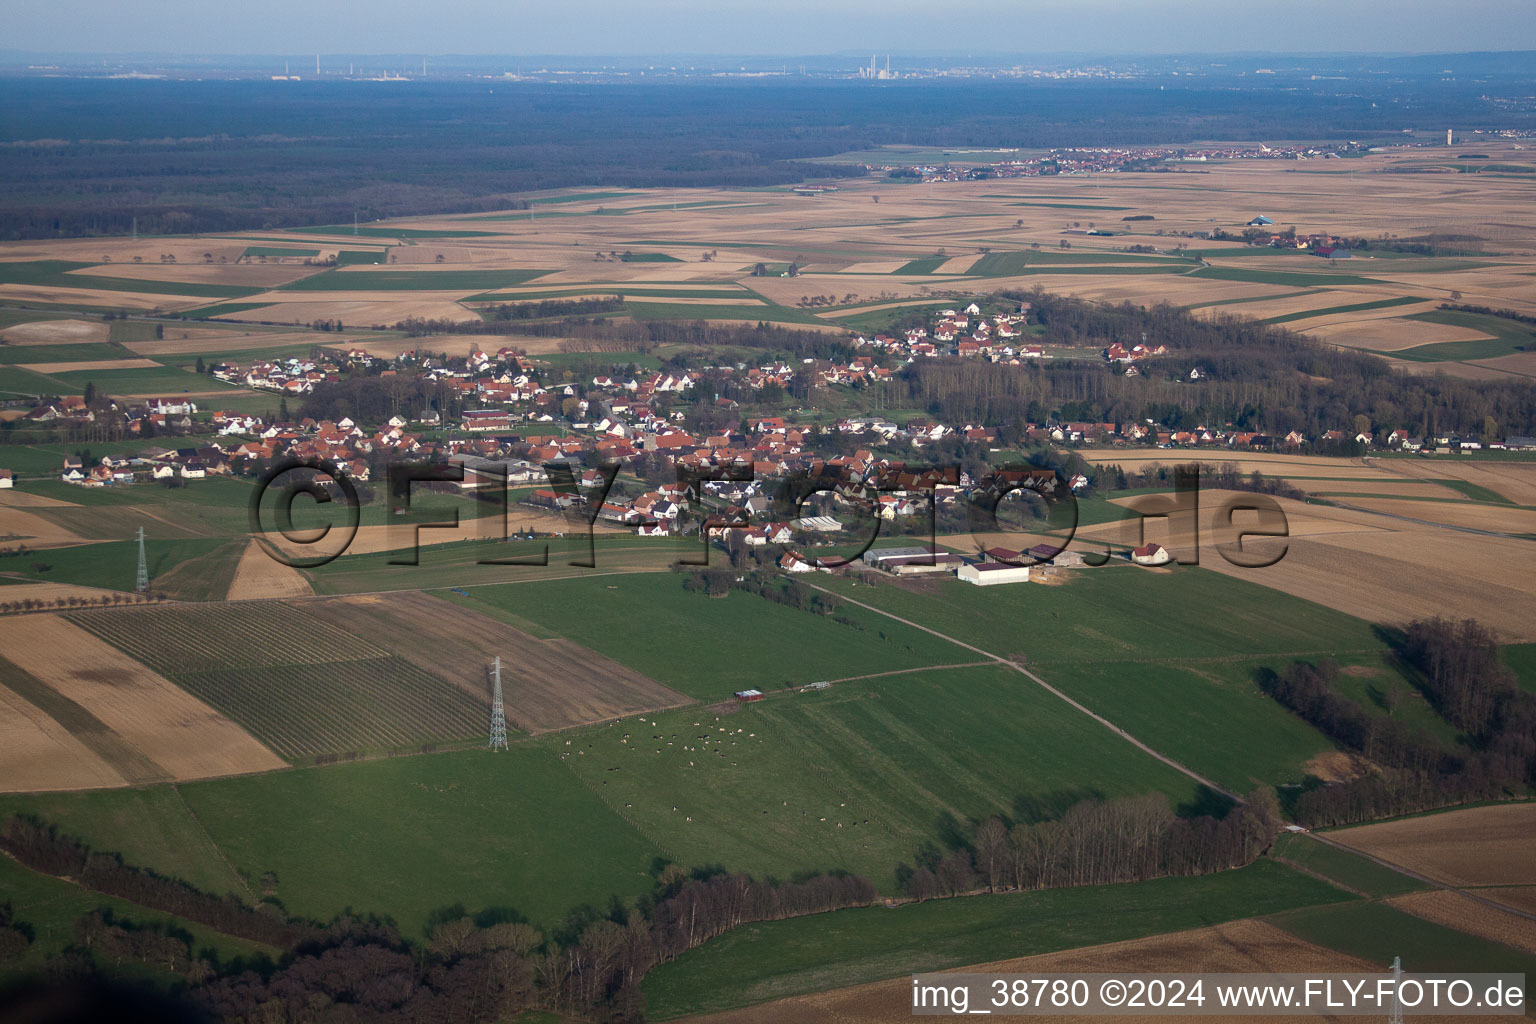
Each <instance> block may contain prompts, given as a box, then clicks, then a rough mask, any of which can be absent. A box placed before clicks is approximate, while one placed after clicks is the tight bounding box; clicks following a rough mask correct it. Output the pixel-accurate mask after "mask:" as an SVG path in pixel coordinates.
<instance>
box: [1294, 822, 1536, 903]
mask: <svg viewBox="0 0 1536 1024" xmlns="http://www.w3.org/2000/svg"><path fill="white" fill-rule="evenodd" d="M1304 834H1305V835H1309V836H1311V837H1312V838H1313V839H1316V840H1317V841H1318V842H1320V843H1323V844H1324V845H1326V846H1332V847H1333V848H1334V849H1337V850H1343V851H1344V852H1345V853H1353V854H1354V855H1356V856H1357V857H1364V858H1365V859H1366V860H1368V861H1372V862H1374V863H1375V864H1377V865H1379V866H1381V867H1384V868H1387V869H1389V870H1392V871H1396V872H1397V873H1398V874H1400V875H1407V876H1408V877H1409V878H1413V879H1416V880H1418V881H1420V882H1427V883H1428V884H1430V885H1432V886H1434V887H1435V888H1436V889H1440V890H1443V891H1445V892H1457V893H1460V894H1461V895H1463V896H1465V897H1466V898H1467V899H1469V900H1474V901H1476V902H1478V903H1481V904H1483V905H1484V906H1486V907H1492V908H1493V909H1495V910H1502V911H1504V912H1505V913H1507V914H1514V915H1515V916H1516V917H1523V918H1525V919H1526V920H1527V921H1536V914H1532V913H1530V912H1529V911H1525V910H1521V909H1519V908H1518V907H1511V906H1509V905H1508V904H1505V903H1500V902H1498V901H1497V900H1490V899H1488V898H1487V897H1486V896H1479V895H1477V894H1476V893H1474V892H1468V891H1467V890H1466V889H1463V888H1461V887H1460V886H1457V885H1451V884H1450V883H1449V882H1442V881H1440V880H1439V879H1437V878H1431V877H1430V876H1429V875H1425V874H1421V873H1420V872H1417V871H1414V870H1413V869H1412V868H1405V867H1403V866H1402V865H1401V864H1394V863H1393V862H1392V861H1390V860H1387V859H1385V858H1384V857H1378V856H1376V855H1375V854H1374V853H1366V852H1365V851H1364V850H1357V849H1355V848H1354V847H1353V846H1347V845H1345V844H1344V843H1341V842H1338V841H1337V840H1333V839H1329V838H1328V837H1327V836H1322V835H1318V834H1317V833H1316V832H1306V833H1304ZM1334 884H1335V885H1337V884H1338V883H1336V882H1335V883H1334Z"/></svg>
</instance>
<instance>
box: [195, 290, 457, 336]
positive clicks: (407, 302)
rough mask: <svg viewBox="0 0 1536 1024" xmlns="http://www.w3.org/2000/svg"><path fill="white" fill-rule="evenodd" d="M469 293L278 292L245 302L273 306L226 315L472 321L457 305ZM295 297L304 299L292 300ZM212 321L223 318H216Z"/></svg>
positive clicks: (294, 320)
mask: <svg viewBox="0 0 1536 1024" xmlns="http://www.w3.org/2000/svg"><path fill="white" fill-rule="evenodd" d="M468 294H471V293H470V292H467V291H465V292H458V291H455V292H414V291H413V292H280V293H277V294H276V295H274V294H273V293H271V292H268V293H267V294H265V295H256V296H252V297H251V298H249V299H245V300H242V301H245V302H270V303H272V305H267V306H261V307H260V308H255V309H247V310H245V311H244V312H240V313H232V314H229V316H232V317H237V318H239V319H242V320H270V321H272V322H274V323H289V324H307V323H312V322H314V321H316V320H340V321H341V322H342V324H343V325H346V326H355V327H372V326H374V325H375V324H383V325H385V326H389V325H392V324H396V323H399V322H400V321H401V320H409V319H410V318H412V317H420V318H422V319H424V320H474V319H477V317H476V316H475V314H474V313H472V312H470V311H469V310H468V309H466V308H464V307H463V306H461V305H459V303H458V301H457V300H458V299H459V298H460V297H461V296H464V295H468ZM295 295H302V296H304V298H303V300H302V301H293V300H292V297H293V296H295ZM214 319H216V320H217V319H222V318H221V317H215V318H214Z"/></svg>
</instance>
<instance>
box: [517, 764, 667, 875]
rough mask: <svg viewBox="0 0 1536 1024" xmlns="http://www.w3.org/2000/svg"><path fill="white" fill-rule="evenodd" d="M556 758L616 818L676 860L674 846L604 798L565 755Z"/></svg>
mask: <svg viewBox="0 0 1536 1024" xmlns="http://www.w3.org/2000/svg"><path fill="white" fill-rule="evenodd" d="M547 752H548V753H551V754H553V753H555V752H554V751H547ZM555 760H556V761H558V762H559V763H560V767H562V768H564V769H565V770H566V771H568V772H570V773H571V774H572V775H573V776H575V778H576V781H577V782H579V783H581V784H582V786H583V787H584V788H585V789H586V790H587V791H588V792H589V793H591V794H592V798H593V799H594V800H596V801H597V802H598V803H600V804H602V805H603V806H604V807H606V808H608V810H609V812H610V813H612V814H613V816H614V817H615V818H618V819H619V820H620V821H622V822H623V823H624V824H626V825H628V826H629V827H630V828H632V829H634V830H635V831H636V832H637V833H639V834H640V836H641V838H643V839H644V840H645V841H646V842H648V843H650V844H651V845H652V846H654V847H656V849H658V850H660V851H661V852H662V853H664V854H666V855H667V856H668V857H671V858H673V859H674V860H676V858H677V851H675V850H673V849H672V847H670V846H668V845H667V844H666V843H664V842H662V841H661V840H659V839H657V838H656V837H655V836H653V835H651V833H650V832H649V831H648V830H647V829H644V828H642V827H640V825H639V824H637V823H636V822H634V821H632V820H630V817H629V815H627V814H625V813H624V812H623V811H621V810H619V809H618V808H617V807H614V806H613V805H612V804H610V803H609V802H608V801H607V800H604V799H603V794H602V793H601V792H599V791H598V788H597V787H596V786H594V785H592V782H591V780H590V779H587V778H584V777H583V776H582V774H581V773H580V772H578V771H577V770H576V769H575V768H572V767H571V766H570V765H569V764H567V763H566V760H565V758H563V757H556V758H555Z"/></svg>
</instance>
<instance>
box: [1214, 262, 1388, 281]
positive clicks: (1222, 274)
mask: <svg viewBox="0 0 1536 1024" xmlns="http://www.w3.org/2000/svg"><path fill="white" fill-rule="evenodd" d="M1315 263H1316V266H1317V269H1316V270H1315V271H1311V272H1308V271H1295V270H1250V269H1249V268H1247V267H1201V268H1200V269H1199V270H1196V271H1194V272H1193V273H1191V274H1190V275H1189V276H1190V277H1204V278H1209V279H1210V280H1212V281H1248V282H1251V283H1253V284H1288V285H1294V286H1295V287H1297V288H1319V287H1327V286H1328V285H1340V284H1384V283H1386V282H1383V281H1378V280H1376V279H1375V278H1371V277H1361V276H1359V275H1358V274H1350V273H1348V272H1346V271H1343V270H1336V269H1334V268H1332V267H1329V266H1328V265H1327V263H1326V261H1324V260H1321V259H1319V260H1316V261H1315Z"/></svg>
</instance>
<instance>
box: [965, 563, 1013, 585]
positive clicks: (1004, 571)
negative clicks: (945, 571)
mask: <svg viewBox="0 0 1536 1024" xmlns="http://www.w3.org/2000/svg"><path fill="white" fill-rule="evenodd" d="M955 576H956V577H958V578H959V579H962V580H964V581H965V582H967V583H973V584H975V585H976V586H978V587H990V586H992V585H993V584H997V583H1028V582H1029V566H1027V565H1009V564H1008V563H1007V562H972V563H969V564H967V565H962V566H960V568H959V569H957V570H956V571H955Z"/></svg>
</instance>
